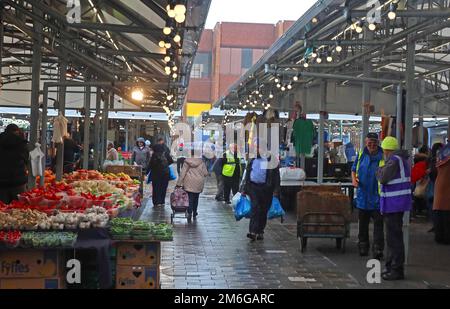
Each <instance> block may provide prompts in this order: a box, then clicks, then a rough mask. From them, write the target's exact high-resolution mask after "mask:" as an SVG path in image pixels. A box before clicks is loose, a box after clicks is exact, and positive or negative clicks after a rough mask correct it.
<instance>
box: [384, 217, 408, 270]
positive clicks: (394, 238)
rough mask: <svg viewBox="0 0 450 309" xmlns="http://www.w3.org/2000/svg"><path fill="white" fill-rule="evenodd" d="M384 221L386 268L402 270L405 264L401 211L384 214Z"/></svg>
mask: <svg viewBox="0 0 450 309" xmlns="http://www.w3.org/2000/svg"><path fill="white" fill-rule="evenodd" d="M384 221H385V222H386V244H387V249H388V251H387V259H386V268H387V269H390V270H392V271H398V272H402V271H403V266H404V264H405V245H404V243H403V212H396V213H391V214H384Z"/></svg>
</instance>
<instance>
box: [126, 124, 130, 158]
mask: <svg viewBox="0 0 450 309" xmlns="http://www.w3.org/2000/svg"><path fill="white" fill-rule="evenodd" d="M129 122H130V121H129V120H128V119H125V151H129V149H128V123H129Z"/></svg>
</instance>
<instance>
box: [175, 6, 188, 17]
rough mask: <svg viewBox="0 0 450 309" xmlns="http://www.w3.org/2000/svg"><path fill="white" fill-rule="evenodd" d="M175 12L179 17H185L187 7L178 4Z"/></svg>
mask: <svg viewBox="0 0 450 309" xmlns="http://www.w3.org/2000/svg"><path fill="white" fill-rule="evenodd" d="M174 11H175V14H177V15H184V14H186V6H184V4H177V5H175V8H174Z"/></svg>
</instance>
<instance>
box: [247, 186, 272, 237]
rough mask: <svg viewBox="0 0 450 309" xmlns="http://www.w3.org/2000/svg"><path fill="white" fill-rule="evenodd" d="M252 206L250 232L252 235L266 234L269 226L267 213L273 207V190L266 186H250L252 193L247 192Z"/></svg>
mask: <svg viewBox="0 0 450 309" xmlns="http://www.w3.org/2000/svg"><path fill="white" fill-rule="evenodd" d="M247 193H248V195H249V197H250V201H251V204H252V211H251V214H250V225H249V232H250V233H252V234H264V229H265V228H266V224H267V213H268V212H269V209H270V206H271V205H272V197H273V190H271V189H270V188H267V186H265V185H257V184H253V183H252V184H250V192H247Z"/></svg>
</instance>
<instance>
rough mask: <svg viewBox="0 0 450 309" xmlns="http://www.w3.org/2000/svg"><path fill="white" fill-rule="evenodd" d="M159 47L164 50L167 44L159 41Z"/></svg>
mask: <svg viewBox="0 0 450 309" xmlns="http://www.w3.org/2000/svg"><path fill="white" fill-rule="evenodd" d="M158 45H159V47H161V48H164V46H166V42H164V41H159V44H158Z"/></svg>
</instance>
